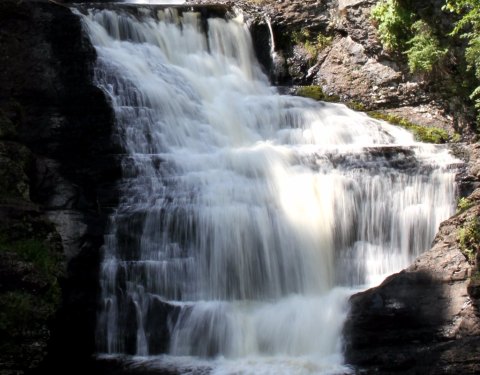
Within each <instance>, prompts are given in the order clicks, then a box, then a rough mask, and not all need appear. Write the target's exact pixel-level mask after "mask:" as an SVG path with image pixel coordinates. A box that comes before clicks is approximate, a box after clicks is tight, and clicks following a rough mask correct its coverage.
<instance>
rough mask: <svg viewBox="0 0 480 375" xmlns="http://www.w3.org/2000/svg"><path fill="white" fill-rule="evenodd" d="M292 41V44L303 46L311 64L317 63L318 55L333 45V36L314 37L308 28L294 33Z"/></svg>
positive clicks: (321, 34)
mask: <svg viewBox="0 0 480 375" xmlns="http://www.w3.org/2000/svg"><path fill="white" fill-rule="evenodd" d="M290 39H291V43H292V44H295V45H299V46H302V47H303V48H304V49H305V50H306V51H307V53H308V54H309V55H310V59H309V62H310V63H313V62H315V61H316V60H317V57H318V54H319V53H320V52H321V51H323V50H324V49H325V48H327V47H328V46H330V45H331V44H332V37H331V36H328V35H325V34H323V33H317V34H316V35H314V34H313V33H312V32H311V31H310V30H308V29H306V28H303V29H300V30H296V31H293V32H292V34H291V36H290Z"/></svg>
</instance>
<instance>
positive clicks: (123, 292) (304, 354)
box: [84, 10, 455, 374]
mask: <svg viewBox="0 0 480 375" xmlns="http://www.w3.org/2000/svg"><path fill="white" fill-rule="evenodd" d="M138 14H140V15H141V16H140V15H137V16H136V17H133V16H129V15H126V14H123V13H122V12H121V11H118V12H117V13H116V12H113V11H109V10H102V11H91V12H90V14H89V15H88V16H86V17H84V22H85V25H86V28H87V29H88V33H89V35H90V38H91V40H92V42H93V44H94V45H95V47H96V49H97V53H98V65H97V68H96V82H97V84H98V85H99V86H100V87H101V88H102V89H103V90H104V91H105V93H106V94H107V95H108V97H109V98H110V99H111V101H112V105H113V107H114V110H115V114H116V118H117V127H118V128H117V135H118V137H119V138H120V139H121V142H122V144H123V146H124V148H125V150H126V155H125V157H124V159H123V170H124V179H123V181H122V197H121V202H120V205H119V207H118V209H117V211H116V212H115V213H114V214H113V215H112V217H111V231H110V233H108V234H107V236H106V245H105V249H104V251H105V255H104V261H103V264H102V271H101V285H102V301H103V304H102V306H101V308H100V312H99V323H98V341H99V350H100V351H101V352H104V353H108V354H122V353H128V354H134V355H135V357H134V359H135V361H137V362H138V363H142V364H145V363H146V364H148V365H149V366H151V367H155V366H164V367H165V368H167V367H172V366H173V367H175V368H177V369H180V370H181V369H184V370H183V371H184V372H185V373H190V372H189V371H191V370H192V368H198V369H202V368H207V369H208V371H211V372H212V373H213V374H324V373H328V374H331V373H345V372H348V368H347V367H345V366H343V365H342V355H341V334H340V333H341V329H342V324H343V322H344V319H345V317H346V314H347V297H348V295H349V294H350V293H351V292H352V290H354V289H358V288H362V287H365V286H367V285H373V284H374V283H378V282H379V281H381V280H382V278H383V277H385V275H388V274H390V273H392V272H395V271H399V270H400V269H402V268H403V267H405V266H407V265H408V264H409V263H410V262H411V261H412V260H413V259H414V258H415V257H416V256H417V255H418V254H420V253H421V252H422V251H425V250H426V249H428V248H429V245H430V242H431V240H432V239H433V236H434V234H435V231H436V229H437V228H438V225H439V223H440V222H441V221H442V220H444V219H445V218H447V217H448V216H449V215H451V214H452V212H453V209H454V207H453V202H454V194H455V191H454V190H455V184H454V171H449V170H448V166H449V165H450V164H452V163H454V162H455V160H454V159H452V158H451V157H450V156H449V155H448V152H447V151H446V150H444V149H442V148H441V147H438V146H428V145H422V144H418V143H415V142H414V141H413V138H412V136H411V134H410V133H408V132H406V131H405V130H402V129H399V128H396V127H394V126H391V125H389V124H386V123H383V122H379V121H376V120H373V119H371V118H369V117H367V116H366V115H364V114H362V113H356V112H353V111H351V110H348V109H347V108H346V107H344V106H342V105H335V104H325V103H317V102H314V101H310V100H308V99H303V98H298V97H290V96H282V95H279V94H277V92H276V90H275V88H272V87H270V86H269V84H268V82H267V79H266V77H265V75H264V74H263V73H262V72H261V69H260V67H259V65H258V63H257V62H256V60H255V58H254V56H253V50H252V47H251V41H250V37H249V33H248V30H247V29H246V28H245V25H243V24H242V23H241V22H240V21H239V20H231V21H228V22H227V21H224V20H222V19H218V18H214V19H209V20H208V36H206V35H205V33H204V32H203V30H202V27H201V25H202V22H201V20H200V18H199V17H200V16H199V15H198V14H194V13H184V14H183V17H180V16H179V15H178V14H177V13H176V11H172V10H166V11H160V12H158V14H155V15H151V14H150V13H149V11H147V10H142V11H140V12H139V13H138ZM138 18H141V21H139V20H138ZM165 338H167V339H168V338H170V340H169V344H168V347H162V345H163V344H162V342H163V341H165ZM165 352H166V355H162V356H159V357H157V356H155V355H158V354H161V353H165Z"/></svg>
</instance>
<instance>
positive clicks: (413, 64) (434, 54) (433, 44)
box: [405, 20, 447, 73]
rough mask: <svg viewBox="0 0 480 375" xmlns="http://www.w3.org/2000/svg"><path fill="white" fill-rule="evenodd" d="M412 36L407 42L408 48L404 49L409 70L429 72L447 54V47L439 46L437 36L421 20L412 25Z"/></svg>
mask: <svg viewBox="0 0 480 375" xmlns="http://www.w3.org/2000/svg"><path fill="white" fill-rule="evenodd" d="M412 31H413V33H414V35H415V36H414V37H413V38H412V39H410V40H409V41H408V42H407V45H408V46H410V48H409V49H408V50H407V51H405V53H406V54H407V57H408V67H409V68H410V72H412V73H417V72H422V73H429V72H431V71H432V70H433V67H434V66H435V65H437V64H438V63H439V62H440V61H441V60H442V59H443V58H444V57H445V55H446V54H447V49H442V48H440V43H439V41H438V39H437V37H436V36H435V35H434V34H433V32H432V29H431V28H430V26H429V25H428V24H427V23H426V22H424V21H422V20H419V21H416V22H415V23H414V24H413V25H412Z"/></svg>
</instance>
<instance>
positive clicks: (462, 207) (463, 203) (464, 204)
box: [457, 197, 473, 213]
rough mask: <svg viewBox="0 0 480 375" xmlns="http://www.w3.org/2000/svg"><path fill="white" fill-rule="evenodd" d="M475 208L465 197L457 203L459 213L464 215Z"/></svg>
mask: <svg viewBox="0 0 480 375" xmlns="http://www.w3.org/2000/svg"><path fill="white" fill-rule="evenodd" d="M472 206H473V202H472V201H471V200H470V199H468V198H465V197H461V198H460V199H459V200H458V202H457V213H462V212H464V211H466V210H468V209H469V208H470V207H472Z"/></svg>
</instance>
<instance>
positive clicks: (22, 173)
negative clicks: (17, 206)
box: [0, 141, 33, 203]
mask: <svg viewBox="0 0 480 375" xmlns="http://www.w3.org/2000/svg"><path fill="white" fill-rule="evenodd" d="M32 161H33V158H32V154H31V152H30V151H29V150H28V148H26V147H25V146H23V145H21V144H19V143H16V142H9V141H8V142H7V141H3V142H2V141H0V203H11V202H12V201H29V200H30V183H29V178H28V172H29V169H30V167H31V164H32Z"/></svg>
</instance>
